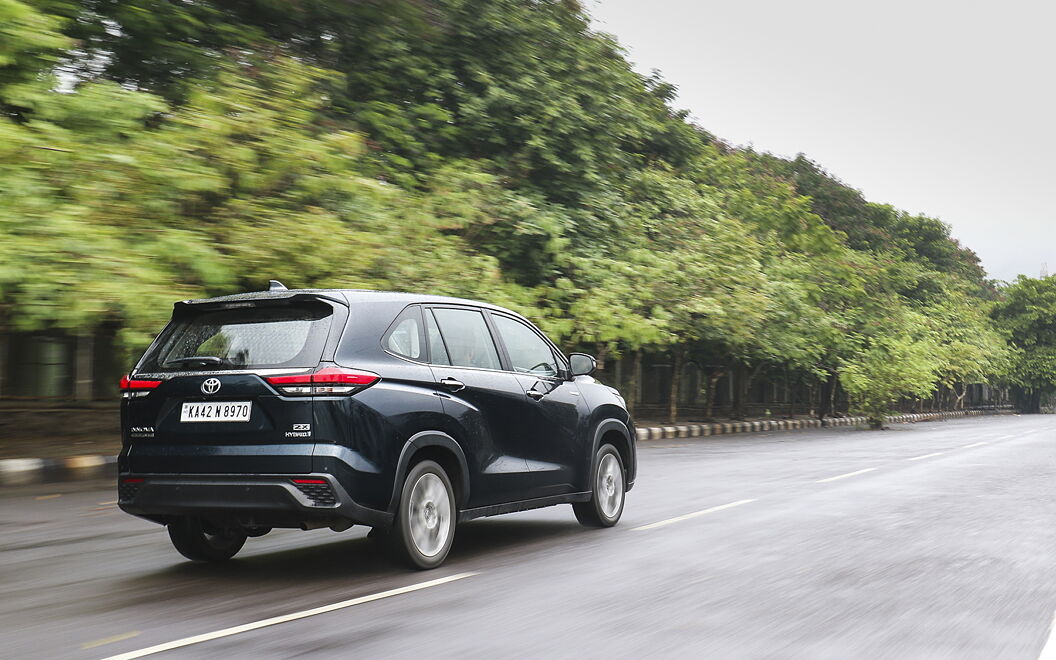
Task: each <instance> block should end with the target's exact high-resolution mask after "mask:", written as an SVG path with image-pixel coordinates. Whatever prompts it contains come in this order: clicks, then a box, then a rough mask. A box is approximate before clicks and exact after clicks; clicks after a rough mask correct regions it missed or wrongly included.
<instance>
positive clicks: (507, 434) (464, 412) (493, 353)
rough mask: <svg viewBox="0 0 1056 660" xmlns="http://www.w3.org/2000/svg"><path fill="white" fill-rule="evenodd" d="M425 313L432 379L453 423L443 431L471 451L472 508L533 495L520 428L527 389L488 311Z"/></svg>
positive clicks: (441, 308)
mask: <svg viewBox="0 0 1056 660" xmlns="http://www.w3.org/2000/svg"><path fill="white" fill-rule="evenodd" d="M425 311H426V335H427V342H428V343H429V353H430V362H431V363H432V370H433V377H434V378H435V379H436V383H437V390H438V391H439V392H440V393H441V397H442V398H441V402H442V404H443V408H444V414H445V417H446V418H447V420H448V423H450V424H452V428H448V429H443V430H445V431H447V432H448V433H449V434H450V435H452V436H454V437H455V438H457V439H458V440H459V441H460V443H461V444H462V449H463V451H464V452H465V454H466V460H467V462H468V463H469V467H470V473H471V474H470V475H469V476H470V502H469V505H470V507H478V506H486V505H489V504H499V503H505V502H515V501H518V500H523V499H528V498H529V497H531V496H532V492H533V489H532V487H533V483H534V482H533V479H532V474H531V472H530V470H529V469H528V462H527V461H526V460H525V458H524V454H523V453H522V451H523V447H521V446H520V443H519V439H520V437H521V436H520V434H519V432H518V426H519V425H520V424H521V423H522V422H521V420H522V418H523V417H524V412H525V411H524V407H525V406H524V403H525V394H524V389H523V388H522V387H521V384H520V382H519V381H518V380H517V377H516V376H515V375H514V374H512V373H510V372H508V371H505V370H503V365H502V361H501V359H500V357H499V351H498V348H497V347H496V344H495V341H494V339H493V338H492V335H491V330H490V328H489V327H488V324H487V322H486V320H485V318H484V314H483V312H482V311H481V310H479V309H475V308H470V307H456V306H433V307H430V308H429V309H426V310H425Z"/></svg>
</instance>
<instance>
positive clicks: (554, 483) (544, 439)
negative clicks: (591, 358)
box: [488, 312, 587, 496]
mask: <svg viewBox="0 0 1056 660" xmlns="http://www.w3.org/2000/svg"><path fill="white" fill-rule="evenodd" d="M488 314H489V316H490V317H491V321H492V324H493V326H494V328H495V330H496V332H497V334H498V336H499V339H500V347H501V348H502V349H503V350H504V353H505V357H506V359H507V362H508V364H509V365H510V367H511V369H512V370H513V371H514V373H515V374H516V378H517V380H518V381H519V382H520V384H521V387H522V389H523V390H524V394H525V404H526V405H525V414H524V415H523V417H522V419H521V424H520V425H519V427H518V433H519V434H520V435H521V436H522V440H521V444H522V446H523V449H522V453H523V455H524V457H525V458H526V459H527V461H528V469H529V470H531V471H532V474H533V477H534V478H535V482H536V487H535V492H536V495H537V496H541V495H555V494H561V493H568V492H571V491H572V490H573V488H574V486H573V484H575V483H577V474H576V470H577V467H579V466H581V465H585V464H586V458H585V454H584V451H585V450H584V447H583V442H580V440H581V439H582V438H583V437H585V429H584V428H582V427H583V425H584V424H585V423H586V420H587V410H586V403H585V402H584V401H583V397H582V396H581V395H580V392H579V387H578V386H577V385H576V383H575V382H573V381H571V380H568V379H567V378H566V377H565V374H566V373H567V368H566V367H565V364H564V359H563V358H561V357H560V356H559V354H558V353H557V352H556V351H555V349H554V348H553V346H552V345H551V344H550V342H548V341H547V340H546V339H545V338H544V337H543V335H542V334H541V333H540V332H539V331H538V330H536V329H535V328H534V327H532V326H530V325H529V324H527V323H525V322H524V321H522V320H520V319H517V318H514V317H512V316H508V315H506V314H502V313H498V312H488Z"/></svg>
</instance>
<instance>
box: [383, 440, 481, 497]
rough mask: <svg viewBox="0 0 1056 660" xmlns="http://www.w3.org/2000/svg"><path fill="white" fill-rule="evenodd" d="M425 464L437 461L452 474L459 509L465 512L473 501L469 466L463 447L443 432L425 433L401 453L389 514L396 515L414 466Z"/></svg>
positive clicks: (450, 475)
mask: <svg viewBox="0 0 1056 660" xmlns="http://www.w3.org/2000/svg"><path fill="white" fill-rule="evenodd" d="M422 460H434V461H436V462H437V463H439V464H440V466H441V467H443V468H444V470H445V471H446V472H447V473H448V475H447V476H448V478H450V479H451V485H452V486H453V487H454V489H455V506H456V507H457V508H458V509H459V510H461V509H463V508H465V504H466V502H467V501H468V499H469V464H468V463H467V462H466V455H465V453H464V452H463V451H462V447H461V446H459V444H458V442H457V441H455V439H454V438H452V437H451V436H450V435H448V434H446V433H444V432H443V431H421V432H419V433H415V434H414V435H413V436H411V437H410V438H409V439H408V440H407V442H406V443H404V445H403V449H402V450H401V451H400V459H399V461H398V462H397V464H396V478H395V479H394V480H393V484H392V497H391V498H390V499H389V509H388V510H389V513H393V514H395V512H396V508H397V507H398V506H399V503H400V492H401V491H402V489H403V481H404V479H406V478H407V473H408V472H410V469H411V466H412V465H414V464H416V463H418V462H419V461H422Z"/></svg>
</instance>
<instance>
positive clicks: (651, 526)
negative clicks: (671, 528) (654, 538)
mask: <svg viewBox="0 0 1056 660" xmlns="http://www.w3.org/2000/svg"><path fill="white" fill-rule="evenodd" d="M754 501H755V500H737V501H736V502H730V503H729V504H720V505H719V506H713V507H711V508H710V509H704V510H703V511H694V512H693V513H687V514H685V515H683V516H676V517H674V518H668V519H667V520H660V521H658V522H654V523H649V524H648V525H642V526H641V527H634V528H632V529H631V531H632V532H640V531H643V530H646V529H656V528H657V527H663V526H664V525H670V524H671V523H676V522H682V521H683V520H689V519H690V518H696V517H698V516H704V515H707V514H709V513H715V512H716V511H722V510H723V509H732V508H733V507H735V506H741V505H742V504H748V503H749V502H754Z"/></svg>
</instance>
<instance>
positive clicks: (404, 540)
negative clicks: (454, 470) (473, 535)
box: [390, 461, 457, 569]
mask: <svg viewBox="0 0 1056 660" xmlns="http://www.w3.org/2000/svg"><path fill="white" fill-rule="evenodd" d="M454 492H455V491H454V489H453V488H452V487H451V479H450V478H448V476H447V472H445V471H444V468H442V467H441V466H440V464H439V463H436V462H435V461H422V462H420V463H416V464H415V465H414V466H413V467H412V468H411V470H410V472H408V473H407V478H406V479H404V481H403V490H402V493H401V495H400V507H399V509H398V510H397V512H396V524H395V527H394V529H393V533H392V534H391V536H390V538H391V541H392V543H393V544H394V545H395V547H396V550H397V552H398V554H400V555H401V556H402V558H403V559H404V560H405V561H406V562H407V563H408V564H410V566H411V567H412V568H419V569H430V568H436V567H437V566H439V565H440V564H442V563H443V562H444V559H446V558H447V553H448V552H450V550H451V544H452V542H453V541H454V538H455V523H456V519H457V509H456V508H455V495H454Z"/></svg>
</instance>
